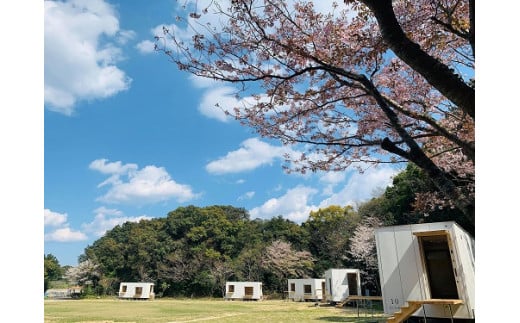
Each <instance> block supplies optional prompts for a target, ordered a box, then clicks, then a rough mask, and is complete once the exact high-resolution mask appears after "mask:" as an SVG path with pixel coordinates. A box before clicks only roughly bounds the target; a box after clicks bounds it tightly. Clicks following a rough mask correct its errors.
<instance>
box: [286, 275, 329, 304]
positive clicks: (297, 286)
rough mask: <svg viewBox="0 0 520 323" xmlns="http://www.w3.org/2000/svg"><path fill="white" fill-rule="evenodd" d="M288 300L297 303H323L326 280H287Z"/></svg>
mask: <svg viewBox="0 0 520 323" xmlns="http://www.w3.org/2000/svg"><path fill="white" fill-rule="evenodd" d="M287 285H288V286H287V287H288V288H287V291H288V298H289V299H292V300H293V301H296V302H303V301H318V300H319V301H321V300H322V299H323V294H324V291H325V279H323V278H306V279H288V280H287Z"/></svg>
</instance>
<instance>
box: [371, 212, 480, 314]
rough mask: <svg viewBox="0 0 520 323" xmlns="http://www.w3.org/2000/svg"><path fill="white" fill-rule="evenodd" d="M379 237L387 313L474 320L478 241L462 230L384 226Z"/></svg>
mask: <svg viewBox="0 0 520 323" xmlns="http://www.w3.org/2000/svg"><path fill="white" fill-rule="evenodd" d="M375 238H376V247H377V257H378V266H379V279H380V282H381V291H382V296H383V307H384V311H385V313H386V314H390V315H392V314H394V313H396V312H397V311H401V312H400V313H404V312H405V311H407V312H409V313H408V315H409V316H410V315H411V316H419V317H430V318H455V319H470V320H471V319H474V318H475V314H474V310H475V241H474V239H473V238H472V237H471V236H470V235H469V234H468V233H467V232H466V231H464V230H463V229H462V228H461V227H460V226H459V225H457V224H456V223H455V222H453V221H447V222H436V223H421V224H410V225H398V226H389V227H382V228H378V229H376V231H375ZM402 316H404V314H402ZM403 319H404V318H403Z"/></svg>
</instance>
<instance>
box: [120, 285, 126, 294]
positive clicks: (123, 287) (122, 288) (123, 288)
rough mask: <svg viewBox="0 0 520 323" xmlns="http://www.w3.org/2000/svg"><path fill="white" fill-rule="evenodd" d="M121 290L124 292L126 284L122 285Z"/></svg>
mask: <svg viewBox="0 0 520 323" xmlns="http://www.w3.org/2000/svg"><path fill="white" fill-rule="evenodd" d="M121 292H123V293H126V285H123V286H122V287H121Z"/></svg>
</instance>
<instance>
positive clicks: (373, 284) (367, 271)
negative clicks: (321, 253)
mask: <svg viewBox="0 0 520 323" xmlns="http://www.w3.org/2000/svg"><path fill="white" fill-rule="evenodd" d="M382 225H383V222H382V221H381V220H380V219H378V218H376V217H372V216H369V217H366V218H364V219H363V220H362V221H361V223H360V224H359V225H358V226H357V227H356V230H354V235H353V236H352V237H351V238H350V249H349V251H348V254H349V255H350V258H351V260H352V261H354V262H355V263H356V265H357V267H356V268H359V269H360V270H361V274H362V275H363V277H364V282H363V283H364V285H365V286H368V287H370V288H372V289H375V290H376V292H377V293H379V292H380V291H381V286H379V276H378V263H377V250H376V240H375V229H377V228H378V227H380V226H382Z"/></svg>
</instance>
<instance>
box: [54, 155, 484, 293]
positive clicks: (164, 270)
mask: <svg viewBox="0 0 520 323" xmlns="http://www.w3.org/2000/svg"><path fill="white" fill-rule="evenodd" d="M431 185H433V184H432V183H431V182H430V181H429V179H428V177H427V176H425V175H424V174H423V173H422V172H421V171H420V170H419V169H418V168H417V167H415V166H412V165H409V166H408V167H407V168H406V170H404V171H403V172H401V173H400V174H398V175H397V176H395V178H394V179H393V184H392V185H391V186H389V187H387V188H386V190H385V191H384V193H383V194H381V195H380V196H379V197H376V198H373V199H371V200H369V201H367V202H364V203H362V204H361V205H359V206H357V208H354V207H353V206H329V207H327V208H322V209H319V210H317V211H313V212H311V213H310V214H309V217H308V219H307V220H306V221H304V222H303V223H301V224H297V223H295V222H293V221H291V220H288V219H285V218H284V216H283V214H280V215H279V216H277V217H274V218H271V219H251V218H250V216H249V214H248V212H247V210H246V209H244V208H241V207H234V206H228V205H215V206H207V207H197V206H193V205H192V206H186V207H179V208H177V209H175V210H173V211H171V212H169V213H168V214H167V216H166V217H164V218H155V219H151V220H141V221H140V222H138V223H136V222H126V223H124V224H122V225H117V226H116V227H114V228H113V229H111V230H109V231H107V232H106V233H105V235H104V236H102V237H101V238H99V239H98V240H96V241H95V242H94V243H93V244H92V245H90V246H88V247H87V248H85V250H84V253H83V254H82V255H81V256H79V259H78V260H79V261H78V263H79V265H78V266H77V267H60V266H59V262H58V260H57V259H56V257H54V256H53V255H52V254H48V255H45V272H44V275H45V289H47V288H48V287H49V286H50V282H51V281H54V280H59V279H60V278H63V279H66V280H67V282H68V283H69V284H74V285H83V286H84V287H85V290H86V291H87V294H88V293H90V294H96V295H114V294H115V293H117V291H118V288H119V283H120V282H122V281H127V282H128V281H150V282H154V283H155V291H156V294H157V296H159V297H161V296H163V297H166V296H174V297H175V296H188V297H199V296H214V297H222V296H223V294H224V286H225V282H226V281H260V282H262V283H263V289H264V294H271V295H273V296H274V295H282V293H283V291H284V290H286V289H287V279H289V278H318V277H322V276H323V273H324V271H325V270H327V269H329V268H358V269H360V270H361V272H362V278H361V280H362V284H363V290H366V289H369V290H370V292H371V294H372V295H374V294H379V293H380V289H379V286H378V280H379V278H378V272H377V256H376V250H375V243H374V236H373V230H374V228H375V227H377V226H386V225H397V224H407V223H420V222H437V221H446V220H454V221H456V222H458V223H459V224H460V225H462V226H463V227H464V228H465V229H466V230H467V231H469V232H470V233H471V234H473V235H474V227H473V226H472V225H471V224H470V223H467V222H465V217H464V216H463V215H462V214H461V213H460V211H458V210H456V209H449V210H443V209H436V210H432V211H431V212H430V213H429V214H424V213H423V212H421V213H418V212H415V211H414V208H413V204H414V200H415V193H417V192H423V191H428V190H429V189H430V188H431Z"/></svg>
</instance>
